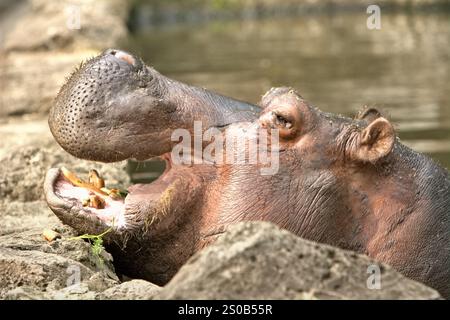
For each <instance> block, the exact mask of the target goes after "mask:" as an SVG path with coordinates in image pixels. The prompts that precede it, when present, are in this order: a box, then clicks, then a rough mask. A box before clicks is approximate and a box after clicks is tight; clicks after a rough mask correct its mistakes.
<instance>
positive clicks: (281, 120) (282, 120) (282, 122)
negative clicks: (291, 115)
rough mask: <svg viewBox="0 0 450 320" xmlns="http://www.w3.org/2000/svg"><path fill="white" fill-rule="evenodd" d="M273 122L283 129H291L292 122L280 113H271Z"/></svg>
mask: <svg viewBox="0 0 450 320" xmlns="http://www.w3.org/2000/svg"><path fill="white" fill-rule="evenodd" d="M273 115H274V120H275V122H276V124H277V126H279V127H285V128H287V129H290V128H291V127H292V122H291V121H289V120H288V119H287V118H286V117H285V116H284V115H282V114H280V113H275V112H274V113H273Z"/></svg>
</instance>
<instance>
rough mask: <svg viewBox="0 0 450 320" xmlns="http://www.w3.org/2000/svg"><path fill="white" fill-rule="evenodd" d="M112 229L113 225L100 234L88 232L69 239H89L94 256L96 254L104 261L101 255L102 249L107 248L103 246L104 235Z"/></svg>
mask: <svg viewBox="0 0 450 320" xmlns="http://www.w3.org/2000/svg"><path fill="white" fill-rule="evenodd" d="M111 230H112V227H111V228H108V229H107V230H105V231H104V232H102V233H100V234H87V233H86V234H82V235H81V236H78V237H73V238H69V240H80V239H86V240H88V241H89V243H90V244H91V250H92V254H93V255H94V256H96V257H97V258H98V259H99V261H100V262H103V259H102V257H101V256H100V254H101V253H102V251H103V250H105V247H104V246H103V237H104V236H105V234H107V233H108V232H110V231H111Z"/></svg>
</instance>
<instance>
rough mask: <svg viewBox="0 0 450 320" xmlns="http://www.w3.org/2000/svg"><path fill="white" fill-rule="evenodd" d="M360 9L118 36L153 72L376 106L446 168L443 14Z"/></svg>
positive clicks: (326, 103)
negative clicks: (378, 17)
mask: <svg viewBox="0 0 450 320" xmlns="http://www.w3.org/2000/svg"><path fill="white" fill-rule="evenodd" d="M366 17H367V16H366V15H365V13H362V14H360V15H358V14H348V15H342V14H341V15H337V16H312V17H298V18H289V19H277V20H262V21H250V22H241V21H229V22H216V23H212V24H204V25H197V26H174V27H165V28H161V29H158V28H156V29H152V30H149V31H146V32H141V33H138V34H136V35H135V36H134V37H132V38H131V39H129V40H127V41H128V42H127V43H126V44H125V45H124V47H125V48H127V49H129V50H132V51H133V52H136V53H139V54H140V55H142V56H143V57H144V59H145V60H146V61H147V62H148V63H150V64H151V65H153V66H154V67H155V68H156V69H158V70H159V71H160V72H162V73H164V74H166V75H168V76H170V77H172V78H175V79H178V80H181V81H184V82H187V83H190V84H194V85H198V86H203V87H206V88H208V89H213V90H215V91H218V92H220V93H223V94H226V95H230V96H232V97H235V98H239V99H242V100H247V101H250V102H254V103H256V102H258V100H259V99H260V97H261V95H262V94H264V92H265V91H267V90H268V89H270V87H272V86H282V85H284V86H292V87H295V88H296V89H297V90H298V91H299V92H300V93H301V94H302V95H303V97H304V98H306V99H307V100H309V101H310V102H312V103H313V104H314V105H316V106H318V107H319V108H320V109H322V110H324V111H329V112H335V113H342V114H345V115H348V116H352V115H353V114H355V113H356V112H357V111H358V110H359V109H360V108H361V107H362V106H364V105H370V106H376V107H378V108H380V109H381V110H383V111H384V113H385V114H386V115H388V116H389V118H390V119H391V121H392V122H393V123H394V124H395V127H396V128H397V130H398V133H399V135H400V137H401V139H402V140H403V142H404V143H405V144H407V145H409V146H411V147H412V148H414V149H415V150H418V151H421V152H425V153H428V154H430V155H431V156H432V157H434V158H435V159H437V160H438V161H439V162H441V163H442V164H443V165H444V166H446V167H447V168H450V97H449V93H450V92H449V91H450V90H449V88H450V81H449V80H450V65H449V62H450V15H449V14H433V15H431V14H430V15H383V16H382V28H381V30H368V29H367V27H366Z"/></svg>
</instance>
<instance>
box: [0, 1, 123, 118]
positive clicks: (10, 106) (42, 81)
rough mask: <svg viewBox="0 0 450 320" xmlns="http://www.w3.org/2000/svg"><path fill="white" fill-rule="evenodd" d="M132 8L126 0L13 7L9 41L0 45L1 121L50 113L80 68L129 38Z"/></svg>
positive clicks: (42, 3) (9, 20) (34, 2)
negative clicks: (12, 117)
mask: <svg viewBox="0 0 450 320" xmlns="http://www.w3.org/2000/svg"><path fill="white" fill-rule="evenodd" d="M129 4H130V3H129V1H125V0H101V1H94V0H78V1H71V0H62V1H61V0H52V1H48V0H28V1H27V2H26V3H25V4H24V5H20V6H19V5H13V4H11V5H10V7H11V8H10V11H11V13H10V14H7V13H4V14H3V15H4V16H12V17H14V18H12V19H8V22H7V23H5V27H7V28H4V29H5V34H4V35H3V34H0V37H2V36H3V38H4V40H3V41H0V90H1V94H0V116H9V115H22V114H28V113H38V114H42V113H46V112H47V111H48V110H49V108H50V106H51V103H52V101H53V99H54V97H55V96H56V94H57V93H58V89H59V88H60V87H61V86H62V84H63V83H64V80H65V77H66V76H68V75H69V73H70V72H71V71H72V70H74V68H75V66H77V65H78V64H79V63H80V62H81V61H83V60H86V59H88V58H90V57H92V56H95V55H96V54H98V53H99V51H101V50H103V49H105V48H108V47H114V46H116V45H117V43H118V41H119V39H121V38H123V37H125V36H126V35H127V29H126V25H125V21H126V19H127V15H128V12H129V10H128V8H129V7H128V6H129ZM4 10H8V9H7V8H6V9H4ZM78 16H79V18H80V24H79V25H78V23H77V21H76V20H77V18H78ZM0 27H3V26H2V25H1V24H0ZM0 29H2V31H3V28H0ZM1 33H3V32H1ZM0 40H1V39H0ZM2 43H3V45H2ZM1 51H3V53H2V52H1Z"/></svg>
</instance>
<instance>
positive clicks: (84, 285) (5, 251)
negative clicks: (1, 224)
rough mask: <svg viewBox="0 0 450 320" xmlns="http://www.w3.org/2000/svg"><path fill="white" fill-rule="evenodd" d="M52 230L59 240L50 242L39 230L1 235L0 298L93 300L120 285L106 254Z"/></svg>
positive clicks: (65, 231)
mask: <svg viewBox="0 0 450 320" xmlns="http://www.w3.org/2000/svg"><path fill="white" fill-rule="evenodd" d="M55 229H56V231H58V232H60V233H61V234H62V238H61V239H57V240H55V241H52V242H51V243H48V242H47V241H46V240H44V239H43V237H42V232H41V230H29V231H24V232H20V233H13V234H9V235H4V236H0V279H1V280H0V299H50V298H51V299H93V298H94V297H95V294H96V293H98V292H101V291H104V290H106V289H107V288H109V287H111V286H113V285H116V284H118V283H119V281H118V278H117V276H116V274H115V272H114V267H113V265H112V257H111V255H110V254H109V253H107V252H106V251H103V252H102V253H101V255H100V257H99V256H96V255H94V254H93V253H92V250H91V246H90V245H89V244H88V243H87V242H85V241H83V240H75V239H70V238H71V237H73V236H74V233H73V231H72V230H71V229H70V228H68V227H57V228H55Z"/></svg>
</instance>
